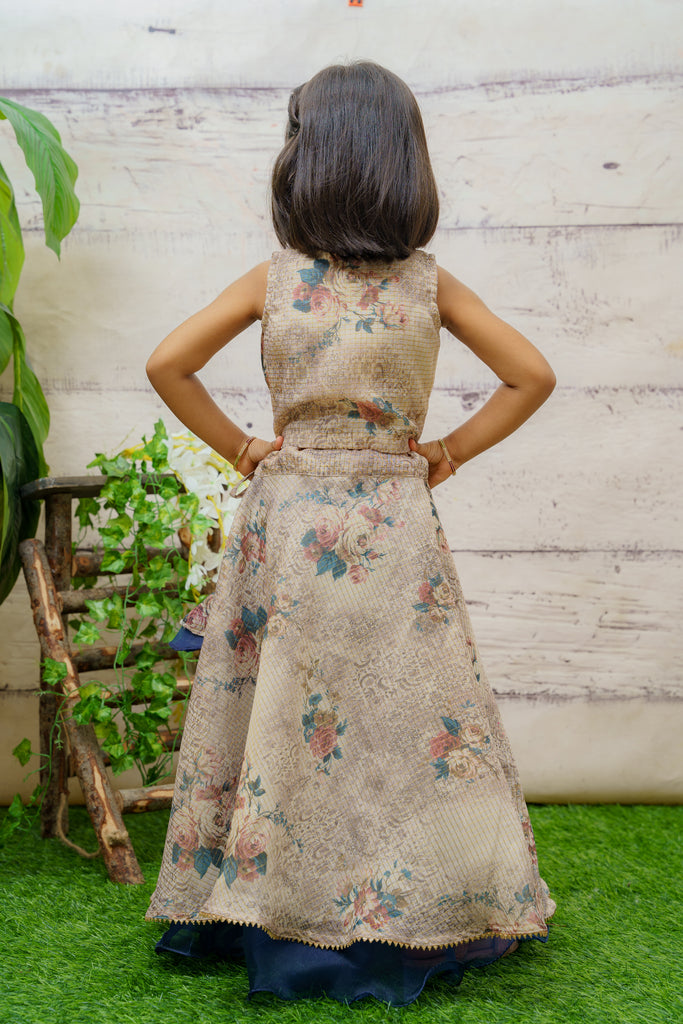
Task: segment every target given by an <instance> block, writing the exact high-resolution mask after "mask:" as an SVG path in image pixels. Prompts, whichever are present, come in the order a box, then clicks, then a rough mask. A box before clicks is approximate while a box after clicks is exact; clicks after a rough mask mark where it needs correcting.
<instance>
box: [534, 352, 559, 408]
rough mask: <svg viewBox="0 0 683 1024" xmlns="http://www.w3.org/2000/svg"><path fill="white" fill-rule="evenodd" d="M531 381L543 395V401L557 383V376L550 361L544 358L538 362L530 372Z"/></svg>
mask: <svg viewBox="0 0 683 1024" xmlns="http://www.w3.org/2000/svg"><path fill="white" fill-rule="evenodd" d="M531 376H532V381H533V387H534V389H535V390H536V391H537V392H538V393H539V395H542V396H543V401H545V400H546V398H548V397H549V396H550V395H551V394H552V393H553V391H554V389H555V385H556V384H557V377H556V376H555V373H554V371H553V368H552V366H551V365H550V363H548V362H546V360H545V359H544V360H543V361H542V362H540V363H539V364H538V365H537V366H536V367H534V370H533V372H532V375H531Z"/></svg>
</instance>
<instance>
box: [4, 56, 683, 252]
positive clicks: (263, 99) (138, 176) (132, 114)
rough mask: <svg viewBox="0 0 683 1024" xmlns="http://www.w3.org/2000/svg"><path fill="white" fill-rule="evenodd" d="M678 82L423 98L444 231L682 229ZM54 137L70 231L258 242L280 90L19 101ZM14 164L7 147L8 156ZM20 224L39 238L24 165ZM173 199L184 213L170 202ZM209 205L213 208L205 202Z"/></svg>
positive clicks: (12, 165) (36, 96) (276, 142)
mask: <svg viewBox="0 0 683 1024" xmlns="http://www.w3.org/2000/svg"><path fill="white" fill-rule="evenodd" d="M682 93H683V74H682V75H681V76H680V77H678V78H676V77H673V76H671V75H662V76H661V77H655V78H653V79H652V80H646V81H641V80H639V79H634V80H624V81H621V82H618V83H616V84H615V83H611V82H610V83H592V82H590V83H586V82H584V83H575V84H574V86H573V88H564V87H561V88H558V86H557V83H548V85H547V88H546V89H545V90H542V91H539V92H538V93H534V94H531V95H529V94H527V93H526V91H525V90H524V87H523V86H515V85H510V86H509V87H507V88H506V89H504V90H500V91H495V92H493V95H492V94H491V90H490V89H488V88H483V87H470V88H461V89H458V90H442V89H439V90H432V91H429V92H425V93H424V94H421V95H420V103H421V107H422V110H423V114H424V118H425V122H426V127H427V135H428V139H429V142H430V149H431V153H432V159H433V162H434V169H435V173H436V177H437V181H438V183H439V187H440V193H441V206H442V209H441V222H440V224H441V228H442V230H448V229H450V228H454V227H460V228H463V227H498V226H514V227H518V226H520V225H534V226H538V225H545V226H566V225H568V224H597V225H601V224H667V223H670V222H672V221H675V222H679V221H680V217H681V204H680V187H679V181H680V160H681V157H683V122H682V121H681V118H680V106H681V95H682ZM12 97H13V98H14V99H16V100H17V101H18V102H20V103H24V104H25V105H27V106H31V107H35V108H37V109H39V110H41V111H43V113H45V114H47V115H48V116H49V117H50V118H52V120H53V121H54V122H55V124H57V125H59V128H60V132H61V135H62V139H63V141H64V144H65V145H66V146H67V148H68V150H69V152H70V153H72V155H73V156H74V159H75V160H76V161H77V163H78V165H79V168H80V184H79V192H80V194H81V198H82V200H83V208H82V211H81V216H80V219H79V231H83V230H87V231H98V232H105V231H107V232H111V231H114V232H120V231H121V230H124V231H136V232H148V233H156V232H158V231H159V230H160V229H162V230H164V231H172V232H174V233H176V234H179V235H182V234H186V233H188V232H190V233H197V234H202V233H205V232H215V231H216V229H217V227H218V226H219V225H225V226H226V227H227V228H228V230H232V228H233V225H235V224H238V225H239V226H240V230H244V229H250V230H263V229H264V228H267V226H268V225H267V218H268V210H267V187H268V178H269V172H270V169H271V167H272V163H273V160H274V157H275V155H276V153H277V152H278V151H279V149H280V146H281V145H282V141H283V133H284V123H285V116H286V109H287V100H288V92H287V91H286V90H282V89H249V90H246V89H232V90H229V91H225V90H220V91H218V90H206V89H195V90H180V89H166V90H161V91H159V90H155V91H152V92H150V91H146V90H135V91H129V90H116V91H88V92H74V91H64V90H59V91H54V90H50V91H35V90H32V91H30V92H13V93H12ZM8 148H9V147H8ZM7 156H8V158H9V159H8V170H11V176H12V180H13V181H15V182H21V184H22V188H21V193H23V194H22V195H21V198H22V219H23V223H24V224H26V225H27V226H29V227H30V226H33V225H39V224H40V222H41V211H40V203H39V201H38V199H37V198H36V197H35V196H34V192H33V188H32V180H31V179H30V175H29V174H28V173H27V172H26V171H25V170H24V169H23V168H22V161H21V156H20V155H19V154H18V153H14V152H9V153H8V154H7ZM179 197H182V201H181V202H179ZM207 200H208V201H207Z"/></svg>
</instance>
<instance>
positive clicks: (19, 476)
mask: <svg viewBox="0 0 683 1024" xmlns="http://www.w3.org/2000/svg"><path fill="white" fill-rule="evenodd" d="M39 475H40V458H39V453H38V449H37V448H36V444H35V441H34V439H33V435H32V434H31V430H30V428H29V424H28V422H27V420H26V417H25V416H24V415H23V414H22V412H21V410H20V409H18V408H17V406H16V405H12V404H11V402H0V486H1V488H2V493H1V499H2V501H1V504H0V603H2V601H4V600H5V598H6V597H7V595H8V594H9V592H10V590H11V589H12V587H13V586H14V581H15V580H16V578H17V576H18V575H19V571H20V569H21V561H20V558H19V550H18V547H19V544H20V543H21V541H22V540H25V539H26V538H27V537H33V535H34V534H35V531H36V527H37V525H38V518H39V515H40V507H39V505H38V503H37V502H34V501H23V500H22V498H21V487H22V486H23V485H24V484H25V483H29V481H31V480H35V478H36V477H37V476H39Z"/></svg>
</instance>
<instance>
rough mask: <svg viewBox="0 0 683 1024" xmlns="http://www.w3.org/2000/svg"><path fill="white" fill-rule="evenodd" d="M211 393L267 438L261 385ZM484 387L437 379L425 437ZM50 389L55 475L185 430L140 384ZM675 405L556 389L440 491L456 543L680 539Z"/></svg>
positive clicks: (651, 397)
mask: <svg viewBox="0 0 683 1024" xmlns="http://www.w3.org/2000/svg"><path fill="white" fill-rule="evenodd" d="M255 372H256V371H255ZM258 373H259V375H260V368H259V369H258ZM212 392H213V394H214V396H215V397H216V399H217V400H218V401H219V403H220V405H221V406H222V407H223V408H225V410H226V411H227V412H228V414H229V415H230V416H231V417H232V418H234V419H235V420H236V421H237V422H238V423H239V424H240V425H241V426H242V427H243V428H244V429H245V430H249V431H250V432H253V433H255V434H257V435H260V436H263V437H269V436H272V412H271V407H270V399H269V397H268V394H267V392H266V391H265V390H263V389H259V390H258V391H250V390H247V389H244V390H239V391H235V390H233V389H228V388H225V387H222V386H217V385H216V384H215V383H213V382H212ZM489 393H490V390H488V389H486V388H483V387H482V388H478V389H477V390H471V391H470V390H465V389H463V388H458V389H450V388H449V389H444V388H439V389H438V390H437V391H435V393H434V394H433V395H432V401H431V405H430V411H429V415H428V419H427V423H426V426H425V431H424V434H423V436H424V437H425V438H429V437H438V436H441V435H443V434H444V433H446V432H448V431H449V430H451V429H453V427H455V426H456V425H457V424H458V423H459V422H461V421H462V420H464V419H466V418H467V416H468V415H470V414H471V413H472V412H473V411H474V410H475V409H476V408H478V407H479V405H480V404H481V403H482V402H483V401H484V399H485V398H486V396H487V395H488V394H489ZM48 397H49V400H50V406H51V409H52V412H53V424H54V425H53V428H52V432H51V434H50V437H49V439H48V442H47V457H48V461H49V462H50V465H51V467H52V471H53V472H54V473H55V475H59V474H60V473H64V474H66V473H68V472H77V471H78V470H79V469H81V468H82V466H84V465H85V464H86V463H87V462H89V461H90V459H91V458H92V455H93V451H99V450H106V451H108V452H109V453H112V454H113V452H114V451H116V450H119V449H120V448H123V447H125V445H126V444H130V443H131V441H132V440H134V439H136V438H137V437H139V435H140V434H142V433H143V432H146V433H147V435H149V434H151V432H152V424H153V422H154V420H155V418H156V417H157V416H163V417H164V420H165V422H166V424H167V425H168V428H169V430H175V429H179V428H180V425H179V424H178V423H177V421H176V420H175V419H174V417H172V416H171V415H170V413H168V412H167V411H166V410H165V409H164V407H163V405H162V403H161V401H160V400H159V399H157V398H156V397H155V396H153V395H152V394H149V393H148V392H145V391H143V390H142V389H141V390H140V391H138V392H116V391H112V390H108V389H102V390H100V389H98V388H93V389H92V390H82V389H80V388H77V387H73V388H71V389H70V390H69V391H62V390H60V391H52V390H48ZM682 413H683V389H671V390H668V389H664V388H658V389H657V388H633V389H608V388H604V389H595V390H590V391H582V390H580V389H573V388H558V389H556V391H555V392H554V394H553V395H552V397H551V399H550V400H549V402H547V403H546V404H545V405H544V406H543V407H542V408H541V410H540V411H539V412H538V413H537V414H536V415H535V416H534V417H533V418H532V419H531V420H530V421H529V422H528V423H527V424H525V425H524V426H523V427H522V428H521V429H520V430H519V431H518V432H517V433H516V434H515V435H513V436H512V437H510V438H508V439H507V440H506V441H503V442H502V443H501V444H499V445H497V446H496V447H495V448H493V449H491V450H490V451H488V452H485V453H484V454H483V455H481V456H479V457H478V458H477V459H474V460H473V461H472V462H471V463H467V464H466V465H464V466H463V467H462V468H461V469H460V470H459V471H458V475H457V478H456V479H455V480H452V481H448V482H447V483H445V484H444V485H442V486H441V487H439V488H438V489H437V490H436V491H435V496H436V502H437V505H438V507H439V509H440V511H441V514H442V517H443V521H444V528H445V530H446V533H447V535H448V537H449V539H450V541H451V543H452V544H453V546H454V547H467V548H472V549H476V550H499V549H510V550H519V549H523V550H535V549H537V548H558V549H563V550H564V549H567V548H569V549H576V550H584V549H594V548H600V549H601V548H605V549H607V550H618V549H622V548H629V549H633V550H636V551H638V550H650V549H654V550H662V551H666V550H670V549H674V550H678V549H680V548H681V547H682V546H683V545H682V544H681V538H682V537H683V503H682V502H681V500H680V493H679V490H678V487H677V483H676V481H677V480H678V479H679V477H680V462H681V455H680V451H681V449H680V429H681V416H682ZM672 481H674V483H673V485H672Z"/></svg>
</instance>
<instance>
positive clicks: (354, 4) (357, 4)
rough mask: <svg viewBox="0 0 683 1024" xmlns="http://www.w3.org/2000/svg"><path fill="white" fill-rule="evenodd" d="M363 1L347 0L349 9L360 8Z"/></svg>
mask: <svg viewBox="0 0 683 1024" xmlns="http://www.w3.org/2000/svg"><path fill="white" fill-rule="evenodd" d="M362 6H363V0H349V7H362Z"/></svg>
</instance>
